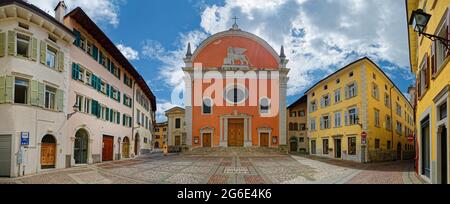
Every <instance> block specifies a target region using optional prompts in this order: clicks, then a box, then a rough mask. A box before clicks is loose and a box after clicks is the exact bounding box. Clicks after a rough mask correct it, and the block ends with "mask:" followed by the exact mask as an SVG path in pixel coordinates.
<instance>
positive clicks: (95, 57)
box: [92, 45, 98, 61]
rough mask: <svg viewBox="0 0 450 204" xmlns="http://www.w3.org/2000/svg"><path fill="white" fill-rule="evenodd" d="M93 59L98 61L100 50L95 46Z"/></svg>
mask: <svg viewBox="0 0 450 204" xmlns="http://www.w3.org/2000/svg"><path fill="white" fill-rule="evenodd" d="M92 57H93V58H94V59H95V61H97V60H98V48H97V46H95V45H94V48H92Z"/></svg>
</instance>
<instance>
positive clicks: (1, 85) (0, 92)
mask: <svg viewBox="0 0 450 204" xmlns="http://www.w3.org/2000/svg"><path fill="white" fill-rule="evenodd" d="M4 102H5V77H4V76H0V104H2V103H4Z"/></svg>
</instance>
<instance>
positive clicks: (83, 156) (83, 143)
mask: <svg viewBox="0 0 450 204" xmlns="http://www.w3.org/2000/svg"><path fill="white" fill-rule="evenodd" d="M88 147H89V135H88V132H87V131H86V130H85V129H79V130H78V131H77V133H76V134H75V143H74V148H73V157H74V159H75V164H86V163H87V159H88Z"/></svg>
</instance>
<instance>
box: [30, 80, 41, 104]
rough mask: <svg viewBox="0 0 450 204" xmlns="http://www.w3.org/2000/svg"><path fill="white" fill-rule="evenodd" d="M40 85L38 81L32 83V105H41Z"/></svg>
mask: <svg viewBox="0 0 450 204" xmlns="http://www.w3.org/2000/svg"><path fill="white" fill-rule="evenodd" d="M38 90H39V85H38V82H37V81H36V80H32V81H31V86H30V92H31V97H30V98H31V105H33V106H38V105H39V94H38Z"/></svg>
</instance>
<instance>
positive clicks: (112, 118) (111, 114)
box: [109, 109, 114, 122]
mask: <svg viewBox="0 0 450 204" xmlns="http://www.w3.org/2000/svg"><path fill="white" fill-rule="evenodd" d="M113 121H114V111H113V109H109V122H113Z"/></svg>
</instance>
